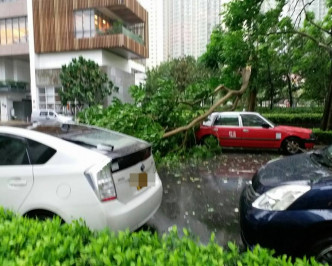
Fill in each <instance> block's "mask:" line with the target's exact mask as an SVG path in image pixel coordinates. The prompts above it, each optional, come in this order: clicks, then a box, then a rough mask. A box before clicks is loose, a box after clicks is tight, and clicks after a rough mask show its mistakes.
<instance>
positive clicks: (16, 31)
mask: <svg viewBox="0 0 332 266" xmlns="http://www.w3.org/2000/svg"><path fill="white" fill-rule="evenodd" d="M13 42H14V43H19V42H20V32H19V27H18V18H13Z"/></svg>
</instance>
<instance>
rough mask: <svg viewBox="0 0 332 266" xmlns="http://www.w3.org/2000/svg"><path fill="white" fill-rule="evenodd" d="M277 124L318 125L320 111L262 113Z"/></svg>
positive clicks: (311, 126)
mask: <svg viewBox="0 0 332 266" xmlns="http://www.w3.org/2000/svg"><path fill="white" fill-rule="evenodd" d="M262 115H263V116H264V117H266V118H267V119H269V120H271V121H272V122H273V123H275V124H277V125H290V126H302V127H309V128H313V127H319V126H320V123H321V120H322V116H323V114H322V113H295V114H293V113H288V114H287V113H270V114H269V113H268V114H262Z"/></svg>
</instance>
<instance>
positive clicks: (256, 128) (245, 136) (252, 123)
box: [240, 114, 281, 148]
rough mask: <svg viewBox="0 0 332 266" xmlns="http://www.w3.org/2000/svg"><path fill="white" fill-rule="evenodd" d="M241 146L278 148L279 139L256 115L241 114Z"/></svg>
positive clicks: (271, 128)
mask: <svg viewBox="0 0 332 266" xmlns="http://www.w3.org/2000/svg"><path fill="white" fill-rule="evenodd" d="M240 116H241V122H242V144H243V147H249V148H278V147H279V142H278V141H280V137H281V135H280V136H279V138H278V135H276V133H275V130H274V129H273V127H271V126H268V125H269V124H268V123H267V122H266V121H265V120H264V119H263V118H262V117H260V116H259V115H257V114H241V115H240Z"/></svg>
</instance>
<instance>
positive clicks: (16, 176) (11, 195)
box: [0, 134, 33, 211]
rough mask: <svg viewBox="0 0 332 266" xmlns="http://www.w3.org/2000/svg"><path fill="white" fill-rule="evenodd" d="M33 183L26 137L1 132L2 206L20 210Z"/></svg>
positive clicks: (0, 192) (0, 200) (0, 183)
mask: <svg viewBox="0 0 332 266" xmlns="http://www.w3.org/2000/svg"><path fill="white" fill-rule="evenodd" d="M32 185H33V169H32V166H31V164H30V162H29V157H28V151H27V143H26V141H25V139H23V138H19V137H15V136H12V135H6V134H0V206H3V207H5V208H8V209H11V210H14V211H18V209H19V207H20V206H21V204H22V203H23V201H24V199H25V198H26V196H27V195H28V194H29V192H30V190H31V188H32Z"/></svg>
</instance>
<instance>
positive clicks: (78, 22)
mask: <svg viewBox="0 0 332 266" xmlns="http://www.w3.org/2000/svg"><path fill="white" fill-rule="evenodd" d="M74 19H75V37H76V38H90V37H93V36H94V34H95V24H94V10H92V9H86V10H77V11H75V13H74Z"/></svg>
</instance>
